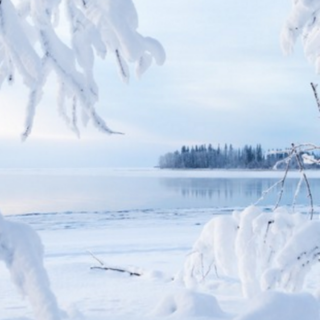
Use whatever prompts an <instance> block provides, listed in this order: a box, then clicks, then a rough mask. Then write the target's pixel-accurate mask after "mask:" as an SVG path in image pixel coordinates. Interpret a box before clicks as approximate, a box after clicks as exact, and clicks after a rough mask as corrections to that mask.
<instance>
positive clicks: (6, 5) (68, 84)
mask: <svg viewBox="0 0 320 320" xmlns="http://www.w3.org/2000/svg"><path fill="white" fill-rule="evenodd" d="M62 12H66V16H67V19H60V16H61V13H62ZM61 20H63V21H64V20H67V22H68V24H69V36H70V39H71V41H70V45H68V44H67V43H66V41H64V39H65V38H64V35H63V34H60V33H59V29H58V28H57V27H58V26H59V25H60V24H61V22H60V21H61ZM137 28H138V16H137V12H136V10H135V7H134V4H133V2H132V1H131V0H81V1H80V0H70V1H62V0H54V1H43V0H20V1H11V0H5V1H2V2H0V86H1V85H2V83H3V81H4V80H6V79H7V81H8V82H9V83H13V82H14V79H15V72H16V71H17V72H18V73H19V74H20V75H21V77H22V79H23V82H24V84H25V85H26V86H27V87H28V89H29V92H30V94H29V102H28V105H27V115H26V123H25V129H24V132H23V134H22V138H23V140H24V139H26V138H27V137H28V136H29V134H30V133H31V131H32V126H33V120H34V116H35V113H36V106H37V105H38V104H39V102H40V100H41V96H42V90H43V87H44V85H45V83H46V80H47V78H48V76H49V74H51V73H52V72H53V73H54V74H55V75H56V76H57V79H58V83H59V97H58V99H57V101H58V105H59V111H60V113H61V115H62V117H63V119H64V120H65V121H66V123H67V125H68V126H69V127H70V128H71V129H72V130H73V131H74V132H75V133H76V134H79V130H78V126H77V108H78V106H79V107H80V108H81V112H82V115H83V116H82V118H83V119H91V121H92V122H93V124H94V125H95V126H96V127H97V128H98V129H99V130H101V131H103V132H106V133H114V132H113V131H112V130H111V129H110V128H109V127H108V126H107V124H106V123H105V121H104V120H103V119H102V118H101V117H100V116H99V115H98V114H97V112H96V110H95V105H96V103H97V101H98V86H97V84H96V82H95V80H94V75H93V67H94V58H95V55H97V56H99V57H100V58H102V59H104V58H105V57H106V54H107V52H110V53H111V54H113V55H114V56H115V57H116V61H117V64H118V68H119V73H120V76H121V78H122V79H123V81H124V82H128V81H129V66H128V63H135V65H136V74H137V76H141V75H142V74H143V73H144V72H145V71H146V70H147V69H148V68H149V67H150V65H151V64H152V61H153V60H154V61H155V62H156V63H157V64H158V65H162V64H163V63H164V61H165V52H164V49H163V47H162V46H161V44H160V43H159V42H158V41H157V40H155V39H153V38H150V37H144V36H142V35H141V34H140V33H139V32H138V31H137ZM66 100H69V101H70V104H69V105H70V109H71V110H70V112H69V113H70V114H68V113H67V111H66V106H65V103H66Z"/></svg>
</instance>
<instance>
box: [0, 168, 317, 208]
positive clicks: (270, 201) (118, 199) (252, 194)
mask: <svg viewBox="0 0 320 320" xmlns="http://www.w3.org/2000/svg"><path fill="white" fill-rule="evenodd" d="M270 176H271V178H268V172H265V173H264V174H263V175H262V176H261V174H260V176H259V174H254V173H252V172H241V171H237V172H228V173H227V174H222V173H221V172H215V171H208V172H205V171H202V172H190V171H188V172H175V171H171V172H163V171H161V170H157V169H150V170H139V169H135V170H132V169H130V170H129V169H121V170H120V169H117V170H115V169H114V170H111V169H105V170H102V169H83V170H41V171H38V170H10V171H6V170H2V171H0V181H1V183H0V208H1V210H2V212H3V213H4V214H19V213H51V212H74V211H77V212H89V211H93V212H102V211H121V210H146V209H177V208H180V209H188V208H230V207H246V206H248V205H251V204H255V203H256V202H257V201H258V199H260V198H261V196H262V194H263V192H264V191H266V190H268V189H269V188H270V187H271V186H273V185H274V184H275V183H276V182H278V181H279V177H281V173H280V174H279V177H275V176H274V175H272V174H271V173H270ZM319 181H320V180H319V179H318V178H316V177H313V178H310V180H309V182H310V185H311V189H312V194H313V200H314V204H315V205H319V202H320V197H319V194H320V182H319ZM298 182H299V178H297V177H291V178H289V179H287V180H286V182H285V187H284V192H283V195H282V201H281V203H280V205H289V206H290V205H292V203H293V202H294V201H295V202H296V204H297V205H304V206H307V205H309V198H308V196H307V190H306V188H305V185H304V184H302V185H301V188H300V192H299V195H298V197H296V198H295V197H294V194H295V191H296V188H297V185H298ZM280 190H281V185H280V184H278V186H277V187H275V188H273V189H272V190H270V191H269V192H268V194H266V195H265V196H264V198H263V199H262V200H261V201H260V202H259V205H261V206H273V205H274V204H275V203H276V202H277V201H278V198H279V192H280Z"/></svg>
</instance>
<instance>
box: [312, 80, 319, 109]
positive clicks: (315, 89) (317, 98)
mask: <svg viewBox="0 0 320 320" xmlns="http://www.w3.org/2000/svg"><path fill="white" fill-rule="evenodd" d="M310 85H311V88H312V91H313V94H314V98H315V99H316V103H317V106H318V110H319V112H320V100H319V96H318V92H317V87H318V85H317V84H314V83H313V82H311V83H310Z"/></svg>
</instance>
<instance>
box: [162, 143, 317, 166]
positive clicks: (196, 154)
mask: <svg viewBox="0 0 320 320" xmlns="http://www.w3.org/2000/svg"><path fill="white" fill-rule="evenodd" d="M288 154H289V153H288V150H281V149H273V150H268V151H267V152H264V151H263V149H262V147H261V144H257V145H256V146H250V145H245V146H244V147H243V148H234V147H233V146H232V144H229V145H227V144H225V145H224V146H223V147H221V146H220V144H218V146H217V147H216V148H214V147H213V146H212V145H211V144H209V145H205V144H203V145H196V146H192V147H188V146H182V148H181V150H180V151H178V150H177V151H175V152H169V153H166V154H165V155H163V156H161V157H160V159H159V167H160V168H170V169H184V168H185V169H216V168H221V169H269V168H272V167H273V166H274V165H275V164H276V163H277V162H278V161H280V160H283V159H285V158H286V157H287V156H288ZM312 155H313V156H315V155H314V154H312ZM315 158H319V157H316V156H315ZM282 166H285V164H283V165H282ZM297 167H298V166H297V162H296V161H292V163H291V168H297ZM306 167H307V168H318V167H319V166H316V165H315V164H311V165H306Z"/></svg>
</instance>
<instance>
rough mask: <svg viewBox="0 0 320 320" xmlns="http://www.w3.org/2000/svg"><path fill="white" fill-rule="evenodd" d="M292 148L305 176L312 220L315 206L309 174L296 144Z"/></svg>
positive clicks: (300, 169)
mask: <svg viewBox="0 0 320 320" xmlns="http://www.w3.org/2000/svg"><path fill="white" fill-rule="evenodd" d="M292 150H293V152H294V155H295V157H296V159H297V163H298V166H299V171H300V173H301V175H302V177H303V180H304V182H305V184H306V186H307V190H308V198H309V200H310V219H311V220H312V219H313V213H314V208H313V197H312V193H311V188H310V184H309V180H308V178H307V175H306V172H305V170H304V166H303V164H302V161H301V158H300V155H299V154H298V152H297V150H296V148H295V145H294V144H292Z"/></svg>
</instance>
